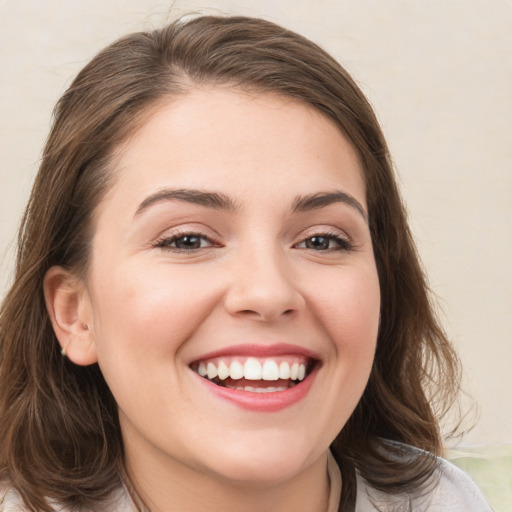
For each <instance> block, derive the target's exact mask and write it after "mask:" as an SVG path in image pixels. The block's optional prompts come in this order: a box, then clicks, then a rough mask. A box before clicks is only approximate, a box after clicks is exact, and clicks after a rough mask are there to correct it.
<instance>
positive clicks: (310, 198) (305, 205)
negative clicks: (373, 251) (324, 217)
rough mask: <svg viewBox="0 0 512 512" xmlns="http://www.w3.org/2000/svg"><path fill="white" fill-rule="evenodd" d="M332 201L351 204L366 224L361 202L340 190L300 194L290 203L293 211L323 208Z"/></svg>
mask: <svg viewBox="0 0 512 512" xmlns="http://www.w3.org/2000/svg"><path fill="white" fill-rule="evenodd" d="M333 203H343V204H346V205H348V206H351V207H352V208H354V209H355V210H357V211H358V212H359V214H360V215H361V216H362V217H363V219H364V220H365V222H366V223H367V224H368V214H367V213H366V211H365V209H364V208H363V206H362V204H361V203H360V202H359V201H358V200H357V199H356V198H354V197H352V196H351V195H350V194H347V193H346V192H342V191H341V190H334V191H332V192H318V193H316V194H308V195H306V196H300V197H297V198H296V199H295V201H294V202H293V205H292V209H293V211H294V212H305V211H308V210H316V209H318V208H324V207H325V206H329V205H331V204H333Z"/></svg>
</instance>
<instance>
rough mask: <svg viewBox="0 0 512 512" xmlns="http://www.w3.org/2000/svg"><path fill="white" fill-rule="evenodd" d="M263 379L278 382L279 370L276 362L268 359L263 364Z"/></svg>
mask: <svg viewBox="0 0 512 512" xmlns="http://www.w3.org/2000/svg"><path fill="white" fill-rule="evenodd" d="M261 377H262V379H263V380H277V379H279V368H278V366H277V363H276V362H275V361H272V359H268V360H267V361H265V362H264V363H263V368H262V371H261Z"/></svg>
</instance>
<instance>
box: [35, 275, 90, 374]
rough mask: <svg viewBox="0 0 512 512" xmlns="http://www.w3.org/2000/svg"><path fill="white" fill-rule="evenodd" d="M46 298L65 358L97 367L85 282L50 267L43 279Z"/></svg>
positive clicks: (83, 364)
mask: <svg viewBox="0 0 512 512" xmlns="http://www.w3.org/2000/svg"><path fill="white" fill-rule="evenodd" d="M44 297H45V300H46V308H47V310H48V314H49V315H50V320H51V322H52V326H53V330H54V332H55V335H56V336H57V339H58V340H59V343H60V346H61V347H62V350H63V355H66V356H67V357H68V358H69V359H70V360H71V361H73V363H75V364H78V365H81V366H87V365H90V364H93V363H96V362H97V361H98V355H97V351H96V345H95V343H94V339H93V332H92V320H93V318H92V308H91V304H90V299H89V295H88V293H87V290H86V288H85V285H84V283H83V281H82V280H81V279H79V278H77V277H76V276H74V275H73V274H72V273H71V272H69V271H68V270H66V269H65V268H63V267H58V266H56V267H51V268H50V269H49V270H48V272H46V275H45V278H44Z"/></svg>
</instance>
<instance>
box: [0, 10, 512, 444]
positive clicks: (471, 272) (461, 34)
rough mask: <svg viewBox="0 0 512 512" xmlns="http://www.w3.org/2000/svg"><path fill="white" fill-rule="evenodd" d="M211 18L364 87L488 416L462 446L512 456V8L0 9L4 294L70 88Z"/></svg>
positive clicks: (482, 412)
mask: <svg viewBox="0 0 512 512" xmlns="http://www.w3.org/2000/svg"><path fill="white" fill-rule="evenodd" d="M206 6H208V7H209V9H208V8H207V9H204V8H205V7H206ZM199 9H200V10H209V11H212V10H215V9H218V10H220V11H221V12H226V13H243V14H249V15H258V16H263V17H266V18H268V19H270V20H273V21H276V22H278V23H281V24H284V25H286V26H288V27H289V28H292V29H295V30H297V31H299V32H301V33H303V34H305V35H306V36H308V37H310V38H311V39H313V40H314V41H316V42H317V43H319V44H320V45H322V46H323V47H324V48H326V49H327V50H329V51H330V52H331V53H333V54H334V56H335V57H337V58H338V60H340V61H341V62H342V64H343V65H344V66H345V67H346V68H347V69H348V70H349V71H350V72H351V73H352V74H353V75H354V77H355V78H356V80H357V81H358V83H359V84H360V85H361V87H362V88H363V90H364V91H365V92H366V94H367V95H368V97H369V98H370V100H371V102H372V103H373V105H374V106H375V109H376V111H377V114H378V116H379V118H380V120H381V122H382V125H383V128H384V131H385V133H386V135H387V138H388V142H389V145H390V147H391V151H392V153H393V155H394V159H395V163H396V167H397V171H398V173H399V176H400V181H401V184H402V189H403V193H404V196H405V198H406V201H407V203H408V206H409V212H410V217H411V223H412V226H413V229H414V232H415V234H416V237H417V240H418V245H419V248H420V252H421V254H422V257H423V260H424V263H425V266H426V267H427V270H428V273H429V276H430V281H431V286H432V289H433V290H434V291H435V293H436V294H437V295H438V296H439V297H440V305H441V308H442V310H443V312H444V313H443V316H444V317H445V318H446V329H447V331H448V333H449V334H450V336H451V337H452V339H453V340H454V342H455V343H456V345H457V347H458V349H459V351H460V353H461V356H462V359H463V362H464V365H465V370H466V373H465V376H466V380H465V388H466V390H467V391H468V392H469V393H470V394H471V395H472V397H473V398H474V400H475V401H476V402H477V404H478V408H479V413H478V416H477V425H476V427H475V428H474V429H473V431H471V432H470V433H469V434H468V435H467V436H466V437H465V438H464V439H463V440H462V444H463V445H466V446H469V445H496V444H505V443H512V372H511V371H510V368H511V366H512V334H511V332H512V229H511V226H512V206H511V201H512V199H511V198H512V172H511V162H512V143H511V142H512V141H511V138H512V137H511V134H512V1H510V0H281V1H279V0H258V1H249V0H247V1H238V2H237V1H228V0H225V1H221V0H218V1H208V0H203V1H193V0H188V1H185V0H183V1H177V2H173V7H172V8H171V7H170V2H165V1H157V0H0V28H1V30H0V73H1V75H0V76H1V85H0V112H1V115H0V265H1V266H0V268H1V274H0V294H2V293H4V292H5V290H6V287H7V285H8V282H9V280H10V276H11V269H12V245H13V243H12V241H13V239H14V237H15V231H16V227H17V223H18V220H19V217H20V215H21V212H22V209H23V205H24V202H25V201H26V198H27V195H28V192H29V189H30V184H31V181H32V179H33V176H34V173H35V170H36V168H37V160H38V157H39V155H40V151H41V148H42V145H43V142H44V139H45V137H46V135H47V132H48V128H49V123H50V115H51V109H52V107H53V105H54V103H55V101H56V100H57V98H58V97H59V96H60V94H61V93H62V92H63V91H64V89H65V87H66V85H67V84H69V82H70V79H71V78H72V76H73V75H74V74H75V73H76V72H77V71H78V70H79V69H80V68H81V67H82V66H83V65H84V64H85V63H86V62H87V60H88V59H90V58H91V57H92V56H93V55H94V54H95V53H96V52H97V51H98V50H99V49H100V48H102V47H103V46H104V45H106V44H107V43H108V42H110V41H112V40H113V39H115V38H116V37H118V36H120V35H122V34H124V33H126V32H128V31H132V30H137V29H140V28H151V27H154V26H158V25H160V24H161V23H163V22H164V21H165V20H166V19H168V18H169V17H174V16H177V15H178V14H181V13H183V12H188V11H191V10H199ZM473 418H474V416H473Z"/></svg>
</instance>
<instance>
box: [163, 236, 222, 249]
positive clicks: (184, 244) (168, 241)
mask: <svg viewBox="0 0 512 512" xmlns="http://www.w3.org/2000/svg"><path fill="white" fill-rule="evenodd" d="M216 245H218V244H216V243H215V242H213V241H212V240H210V239H209V238H208V237H207V236H205V235H202V234H200V233H177V234H175V235H173V236H168V237H165V238H162V239H160V240H157V242H156V243H155V247H161V248H163V249H167V250H170V251H175V252H192V251H197V250H199V249H204V248H207V247H213V246H216Z"/></svg>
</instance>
